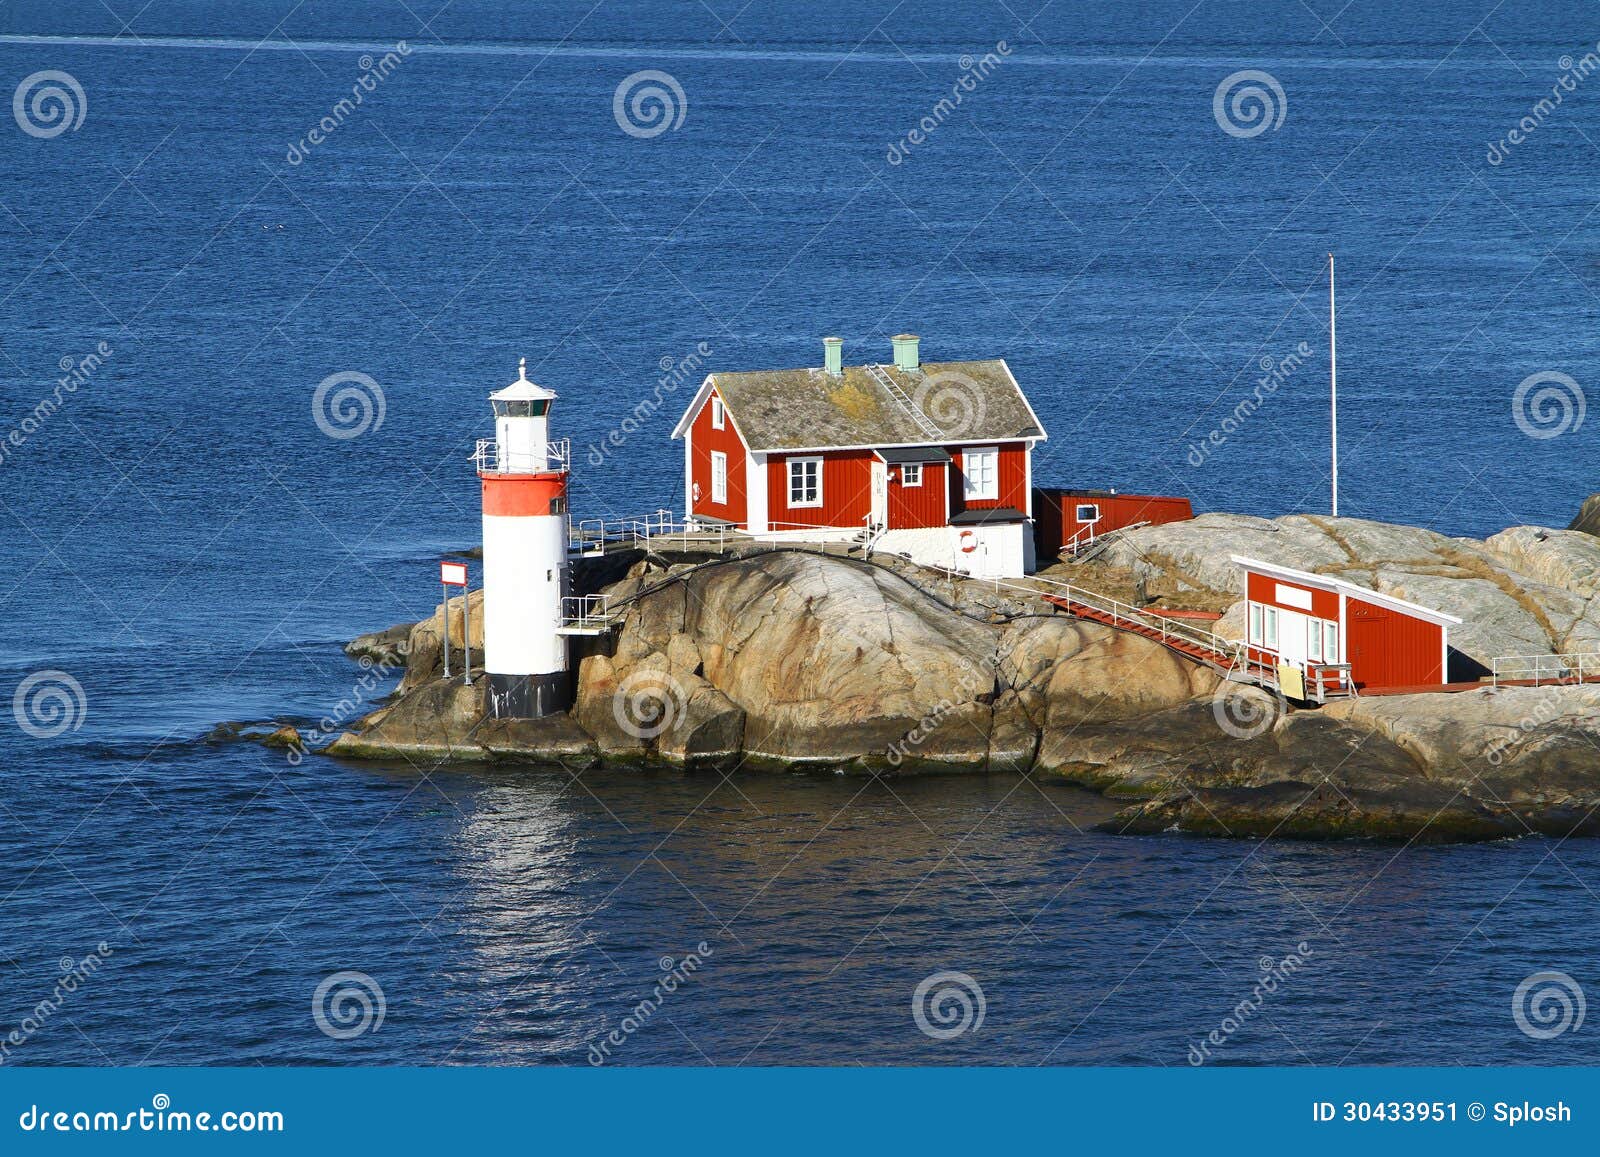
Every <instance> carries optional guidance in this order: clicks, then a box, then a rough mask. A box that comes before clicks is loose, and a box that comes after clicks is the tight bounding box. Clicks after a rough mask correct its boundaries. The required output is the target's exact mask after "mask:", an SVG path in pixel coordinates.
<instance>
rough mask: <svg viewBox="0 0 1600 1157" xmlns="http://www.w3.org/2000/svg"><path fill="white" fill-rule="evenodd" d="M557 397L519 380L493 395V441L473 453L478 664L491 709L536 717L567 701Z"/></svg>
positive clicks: (564, 450)
mask: <svg viewBox="0 0 1600 1157" xmlns="http://www.w3.org/2000/svg"><path fill="white" fill-rule="evenodd" d="M555 398H556V394H555V391H553V390H547V389H545V388H544V387H543V386H538V385H535V384H534V383H532V382H530V381H529V380H528V361H527V359H526V358H523V359H522V360H521V361H520V362H519V363H518V365H517V380H516V381H514V382H512V383H511V384H510V385H509V386H507V387H505V389H503V390H497V391H495V392H494V393H492V394H490V395H489V403H490V405H491V406H493V407H494V434H495V436H494V438H493V439H487V438H486V439H480V440H479V442H478V449H477V453H476V455H475V456H474V457H475V460H476V462H477V465H478V478H479V480H480V481H481V482H482V484H483V666H484V671H485V673H486V674H487V675H488V683H489V714H490V715H492V716H493V717H494V718H496V719H533V718H537V717H539V716H542V715H550V714H552V713H554V712H557V711H565V710H566V709H567V708H568V707H570V706H571V705H572V686H571V680H570V678H569V676H568V672H567V640H566V637H565V636H564V635H562V634H560V633H559V631H560V628H561V623H562V598H563V597H564V596H565V595H566V592H567V541H568V530H567V470H568V466H569V464H570V452H569V447H568V443H567V440H566V439H564V438H563V439H561V440H560V441H551V439H550V404H551V403H552V402H553V401H555Z"/></svg>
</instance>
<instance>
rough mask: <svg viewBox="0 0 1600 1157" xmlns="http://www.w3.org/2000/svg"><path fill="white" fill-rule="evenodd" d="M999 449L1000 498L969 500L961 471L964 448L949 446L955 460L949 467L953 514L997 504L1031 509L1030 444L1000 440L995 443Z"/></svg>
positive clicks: (1026, 510) (993, 506)
mask: <svg viewBox="0 0 1600 1157" xmlns="http://www.w3.org/2000/svg"><path fill="white" fill-rule="evenodd" d="M994 445H995V447H996V449H998V450H999V451H1000V462H999V468H998V473H999V484H1000V485H999V488H998V494H999V497H997V498H993V499H987V498H975V499H972V500H971V501H968V500H967V498H966V496H965V492H966V481H965V478H964V477H963V475H962V472H961V462H962V458H961V453H962V450H963V449H965V447H961V446H947V447H945V449H947V450H948V451H949V452H950V457H951V459H952V460H953V461H952V464H951V468H950V513H951V514H952V515H954V514H960V513H961V512H962V511H963V510H993V509H994V508H995V507H997V506H1011V507H1014V508H1016V509H1017V510H1020V511H1022V512H1023V513H1024V514H1026V513H1027V512H1028V498H1029V494H1028V443H1026V442H998V443H995V444H994Z"/></svg>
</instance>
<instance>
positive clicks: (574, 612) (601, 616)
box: [561, 594, 611, 628]
mask: <svg viewBox="0 0 1600 1157" xmlns="http://www.w3.org/2000/svg"><path fill="white" fill-rule="evenodd" d="M610 621H611V596H610V595H604V594H600V595H565V596H563V597H562V599H561V622H562V625H563V626H568V627H579V628H592V627H603V626H605V625H607V624H608V623H609V622H610Z"/></svg>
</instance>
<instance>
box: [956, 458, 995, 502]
mask: <svg viewBox="0 0 1600 1157" xmlns="http://www.w3.org/2000/svg"><path fill="white" fill-rule="evenodd" d="M984 459H987V460H988V461H987V471H986V473H987V475H988V477H987V478H986V479H985V483H986V484H985V485H984V486H982V487H978V486H974V485H973V480H972V475H973V464H974V462H975V461H983V460H984ZM961 492H962V496H963V497H964V498H966V499H967V501H969V502H998V501H999V500H1000V447H998V446H972V447H969V448H967V449H964V450H962V451H961Z"/></svg>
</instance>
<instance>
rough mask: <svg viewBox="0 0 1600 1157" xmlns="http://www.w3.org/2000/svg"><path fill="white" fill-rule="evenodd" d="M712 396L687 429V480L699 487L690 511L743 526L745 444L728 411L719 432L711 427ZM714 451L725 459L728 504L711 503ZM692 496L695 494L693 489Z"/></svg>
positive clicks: (746, 511) (746, 515) (745, 508)
mask: <svg viewBox="0 0 1600 1157" xmlns="http://www.w3.org/2000/svg"><path fill="white" fill-rule="evenodd" d="M714 397H716V392H715V391H713V392H711V393H710V394H707V395H706V400H705V404H704V405H702V406H701V407H700V412H699V413H698V414H696V415H695V417H694V422H693V423H691V425H690V428H689V429H690V438H689V444H690V462H689V480H690V482H691V483H692V484H693V485H694V486H698V487H699V491H698V495H699V496H698V497H696V498H693V500H692V509H693V512H694V513H695V514H703V515H705V516H707V517H708V518H721V519H726V520H727V521H728V522H733V523H737V524H738V525H740V526H743V525H745V524H746V521H747V520H748V518H749V505H748V488H747V487H746V485H745V477H744V463H745V447H744V442H743V441H741V440H740V438H739V431H738V430H736V429H735V428H734V425H733V415H732V413H731V412H728V411H725V412H724V416H723V422H722V426H723V428H722V429H720V430H718V429H715V428H713V427H712V425H711V399H712V398H714ZM713 450H718V451H721V452H722V453H724V454H726V455H727V456H728V501H727V502H713V501H711V452H712V451H713ZM691 493H694V492H693V490H692V488H691Z"/></svg>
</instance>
